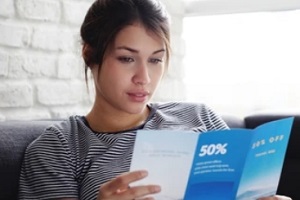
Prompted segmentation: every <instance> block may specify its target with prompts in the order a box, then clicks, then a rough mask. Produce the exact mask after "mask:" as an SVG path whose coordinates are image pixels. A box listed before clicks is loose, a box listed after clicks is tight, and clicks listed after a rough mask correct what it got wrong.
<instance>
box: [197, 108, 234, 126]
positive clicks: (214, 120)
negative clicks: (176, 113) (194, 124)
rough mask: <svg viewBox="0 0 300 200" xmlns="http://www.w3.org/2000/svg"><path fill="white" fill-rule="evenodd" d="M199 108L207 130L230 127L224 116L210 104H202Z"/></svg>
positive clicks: (200, 116)
mask: <svg viewBox="0 0 300 200" xmlns="http://www.w3.org/2000/svg"><path fill="white" fill-rule="evenodd" d="M199 109H200V111H199V112H198V113H199V118H200V119H202V121H203V123H204V124H205V127H206V131H211V130H223V129H229V127H228V125H227V124H226V122H225V121H224V120H223V119H222V117H221V116H220V115H219V114H218V113H216V112H215V111H214V110H213V109H211V108H210V107H209V106H207V105H205V104H202V105H201V106H200V107H199Z"/></svg>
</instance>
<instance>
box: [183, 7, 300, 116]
mask: <svg viewBox="0 0 300 200" xmlns="http://www.w3.org/2000/svg"><path fill="white" fill-rule="evenodd" d="M299 20H300V10H294V11H280V12H279V11H277V12H255V13H242V14H224V15H212V16H198V17H186V18H185V19H184V28H183V30H184V32H183V37H184V39H185V42H186V56H185V60H184V63H185V68H186V71H185V77H186V78H185V80H184V81H185V84H186V86H187V100H188V101H197V102H204V103H207V104H208V105H210V107H212V108H214V110H216V111H217V112H221V113H231V114H237V115H245V114H250V113H251V112H254V111H256V112H257V111H259V110H283V109H285V110H286V109H298V110H300V73H299V72H298V71H299V69H300V26H299Z"/></svg>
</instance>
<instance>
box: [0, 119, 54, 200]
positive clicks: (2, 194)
mask: <svg viewBox="0 0 300 200" xmlns="http://www.w3.org/2000/svg"><path fill="white" fill-rule="evenodd" d="M52 123H54V122H53V121H50V120H49V121H6V122H0V152H1V153H0V177H1V178H0V180H1V181H0V199H9V200H14V199H17V195H18V182H19V176H20V169H21V164H22V159H23V154H24V152H25V149H26V147H27V146H28V145H29V143H31V142H32V141H33V140H34V139H35V138H37V137H38V136H39V135H40V134H41V133H42V132H43V131H44V129H45V128H46V127H47V126H49V125H50V124H52Z"/></svg>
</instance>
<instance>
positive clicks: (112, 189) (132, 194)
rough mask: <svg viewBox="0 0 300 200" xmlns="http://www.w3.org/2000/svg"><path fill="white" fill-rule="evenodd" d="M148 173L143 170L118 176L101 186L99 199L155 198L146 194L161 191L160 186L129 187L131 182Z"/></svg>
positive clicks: (129, 199)
mask: <svg viewBox="0 0 300 200" xmlns="http://www.w3.org/2000/svg"><path fill="white" fill-rule="evenodd" d="M147 175H148V172H147V171H143V170H141V171H134V172H128V173H125V174H122V175H120V176H117V177H116V178H114V179H112V180H111V181H108V182H107V183H104V184H103V185H102V186H101V187H100V189H99V193H98V198H97V200H132V199H136V198H139V199H144V200H150V199H153V198H151V197H145V196H146V195H149V194H155V193H158V192H160V190H161V189H160V186H158V185H143V186H134V187H129V184H130V183H133V182H135V181H138V180H140V179H143V178H145V177H146V176H147Z"/></svg>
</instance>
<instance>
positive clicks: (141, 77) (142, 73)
mask: <svg viewBox="0 0 300 200" xmlns="http://www.w3.org/2000/svg"><path fill="white" fill-rule="evenodd" d="M150 81H151V79H150V76H149V71H148V66H147V64H142V65H140V66H138V67H137V69H136V72H135V74H134V76H133V82H134V83H135V84H139V85H146V84H148V83H150Z"/></svg>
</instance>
